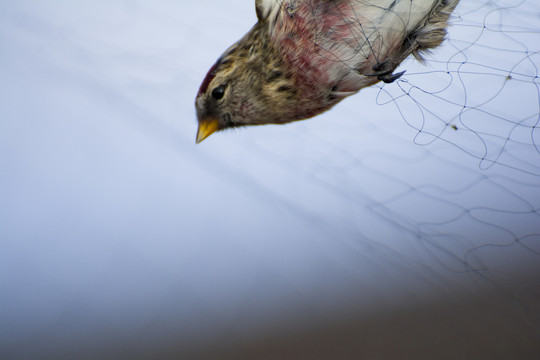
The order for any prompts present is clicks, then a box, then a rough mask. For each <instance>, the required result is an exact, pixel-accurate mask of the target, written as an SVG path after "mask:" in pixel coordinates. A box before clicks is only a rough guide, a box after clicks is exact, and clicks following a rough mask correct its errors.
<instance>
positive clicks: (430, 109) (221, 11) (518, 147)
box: [0, 0, 540, 359]
mask: <svg viewBox="0 0 540 360" xmlns="http://www.w3.org/2000/svg"><path fill="white" fill-rule="evenodd" d="M539 17H540V5H538V3H537V2H535V1H534V0H527V1H521V0H520V1H515V0H514V1H512V0H505V1H487V0H485V1H480V0H469V1H467V0H462V4H460V5H459V7H458V9H457V10H456V13H455V17H454V18H453V21H452V22H453V26H452V27H451V28H450V30H449V38H448V41H447V42H446V43H445V45H444V46H443V47H441V48H440V49H437V50H436V51H434V52H433V53H432V54H431V55H430V56H429V57H428V58H427V61H426V65H421V64H418V63H416V62H414V61H406V62H405V63H403V64H402V66H401V68H400V69H402V70H407V73H406V74H405V75H404V76H403V77H402V78H401V79H400V80H399V81H397V82H395V83H393V84H388V85H377V86H374V87H372V88H370V89H365V90H363V91H362V92H360V93H359V94H357V95H355V96H353V97H350V98H348V99H347V100H345V101H343V102H342V103H340V104H339V105H338V106H336V107H335V108H334V109H333V110H331V111H330V112H328V113H325V114H323V115H321V116H319V117H316V118H314V119H311V120H308V121H303V122H298V123H294V124H290V125H287V126H265V127H257V128H249V129H240V130H237V131H230V132H225V133H219V134H215V135H213V136H211V137H210V138H208V139H207V140H205V141H204V142H203V143H202V144H200V145H197V146H196V145H195V133H196V127H197V126H196V120H195V111H194V98H195V95H196V92H197V89H198V87H199V85H200V82H201V81H202V79H203V78H204V76H205V74H206V72H207V70H208V69H209V67H210V66H211V65H212V64H213V63H214V61H215V60H216V59H217V58H218V57H219V56H220V54H221V53H222V52H223V51H224V50H225V49H226V48H227V47H228V46H229V45H231V44H232V43H233V42H234V41H236V40H237V39H239V38H240V37H241V36H242V35H243V34H244V33H245V32H247V31H248V30H249V28H250V27H251V26H252V25H253V24H254V22H255V19H256V18H255V12H254V4H253V1H240V0H227V1H210V0H199V1H197V2H195V1H191V2H181V1H172V0H153V1H149V0H147V1H146V0H112V1H92V2H90V1H77V2H75V1H71V2H68V1H62V0H50V1H46V2H45V1H38V0H18V1H16V2H15V1H8V0H0V358H2V359H64V358H65V359H96V358H106V359H124V358H125V359H160V358H163V359H396V358H399V359H466V358H474V359H510V358H512V359H538V358H540V261H539V260H540V213H539V210H540V148H539V145H538V144H540V130H539V129H538V123H539V116H540V100H539V99H540V90H539V80H538V66H539V65H540V61H539V60H540V59H539V53H538V51H539V46H538V34H539V32H540V26H539V25H538V24H539V21H538V19H539ZM398 71H399V70H398Z"/></svg>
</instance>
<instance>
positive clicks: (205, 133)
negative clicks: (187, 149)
mask: <svg viewBox="0 0 540 360" xmlns="http://www.w3.org/2000/svg"><path fill="white" fill-rule="evenodd" d="M218 129H219V120H218V119H217V118H210V119H203V120H201V121H200V122H199V130H197V140H196V143H197V144H199V143H200V142H201V141H203V140H204V139H206V138H207V137H209V136H210V135H212V134H213V133H215V132H216V131H218Z"/></svg>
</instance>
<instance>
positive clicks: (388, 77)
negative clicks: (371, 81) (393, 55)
mask: <svg viewBox="0 0 540 360" xmlns="http://www.w3.org/2000/svg"><path fill="white" fill-rule="evenodd" d="M394 70H395V67H392V66H391V65H389V62H388V60H387V61H383V62H382V63H377V64H375V65H374V66H373V71H375V72H374V73H372V74H367V75H366V76H376V77H377V79H379V80H381V81H383V82H385V83H386V84H389V83H393V82H394V81H396V80H397V79H399V78H400V77H401V76H403V74H405V71H402V72H399V73H397V74H394Z"/></svg>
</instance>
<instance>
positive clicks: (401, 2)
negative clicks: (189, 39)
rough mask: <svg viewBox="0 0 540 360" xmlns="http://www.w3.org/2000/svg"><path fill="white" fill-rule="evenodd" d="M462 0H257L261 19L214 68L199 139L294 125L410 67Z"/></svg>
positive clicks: (439, 37) (199, 100)
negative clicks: (402, 66) (254, 127)
mask: <svg viewBox="0 0 540 360" xmlns="http://www.w3.org/2000/svg"><path fill="white" fill-rule="evenodd" d="M458 3H459V0H256V1H255V13H256V16H257V22H256V24H255V25H254V26H253V27H252V28H251V30H249V32H248V33H247V34H246V35H244V36H243V37H242V38H241V39H240V40H239V41H237V42H236V43H234V44H233V45H232V46H231V47H229V48H228V49H227V50H226V51H225V52H224V53H223V54H222V55H221V56H220V57H219V58H218V60H217V61H216V62H215V63H214V65H213V66H212V67H211V68H210V70H209V71H208V73H207V75H206V77H205V78H204V80H203V82H202V84H201V85H200V88H199V91H198V93H197V96H196V99H195V108H196V115H197V121H198V130H197V136H196V143H200V142H201V141H203V140H204V139H206V138H207V137H208V136H210V135H211V134H213V133H214V132H217V131H222V130H225V129H230V128H236V127H242V126H250V125H264V124H287V123H290V122H293V121H298V120H304V119H308V118H311V117H314V116H316V115H319V114H321V113H322V112H324V111H327V110H329V109H331V108H332V107H333V106H334V105H336V104H337V103H339V102H340V101H341V100H343V99H344V98H346V97H348V96H351V95H354V94H356V93H358V92H359V91H360V90H361V89H363V88H365V87H367V86H371V85H374V84H376V83H378V82H380V81H382V82H384V83H391V82H394V81H396V80H398V79H399V78H400V77H401V76H402V75H403V74H404V72H405V71H401V72H398V73H396V72H395V70H396V68H397V67H398V66H399V65H400V64H401V62H403V60H405V59H406V58H408V57H409V56H411V55H412V56H413V57H414V58H415V59H416V60H418V61H420V62H424V55H425V54H426V53H429V52H430V50H431V49H433V48H435V47H437V46H439V45H440V44H441V43H442V42H443V41H444V39H445V37H446V33H447V27H448V25H449V19H450V17H451V15H452V13H453V11H454V9H455V8H456V6H457V5H458Z"/></svg>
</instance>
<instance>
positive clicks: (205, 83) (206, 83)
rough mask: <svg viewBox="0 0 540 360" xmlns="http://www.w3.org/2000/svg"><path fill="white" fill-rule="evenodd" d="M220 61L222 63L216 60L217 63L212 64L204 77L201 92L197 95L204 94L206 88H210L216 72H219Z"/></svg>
mask: <svg viewBox="0 0 540 360" xmlns="http://www.w3.org/2000/svg"><path fill="white" fill-rule="evenodd" d="M219 63H220V60H218V61H216V63H215V64H214V65H212V67H211V68H210V70H208V74H206V77H205V78H204V81H203V82H202V84H201V87H200V88H199V93H198V94H197V96H200V95H202V94H204V93H205V92H206V90H208V86H210V83H211V82H212V80H214V78H215V77H216V73H217V71H216V70H217V67H218V65H219Z"/></svg>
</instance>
